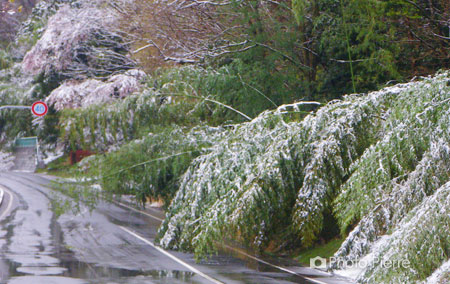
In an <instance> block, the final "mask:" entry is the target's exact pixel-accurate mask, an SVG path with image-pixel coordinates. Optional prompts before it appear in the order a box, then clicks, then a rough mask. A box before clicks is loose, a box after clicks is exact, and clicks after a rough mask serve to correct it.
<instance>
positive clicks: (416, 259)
mask: <svg viewBox="0 0 450 284" xmlns="http://www.w3.org/2000/svg"><path fill="white" fill-rule="evenodd" d="M449 232H450V183H446V184H445V185H443V186H442V187H440V188H439V189H438V190H437V191H436V192H435V194H433V195H432V196H430V197H427V198H425V200H424V201H423V202H422V203H420V204H419V205H418V206H417V207H415V208H414V210H412V211H411V212H410V213H409V214H407V215H406V216H405V218H404V219H403V220H402V221H401V222H400V224H399V225H398V227H397V228H396V230H395V231H394V232H393V233H392V235H391V236H389V239H388V240H387V241H386V242H384V243H383V245H381V247H380V248H378V250H377V251H376V252H374V261H373V262H372V263H370V265H369V267H368V268H367V269H366V271H365V273H364V274H363V275H361V276H360V278H359V279H358V280H359V282H360V283H417V282H419V281H424V280H426V278H427V277H428V276H430V275H431V274H432V272H433V271H435V270H436V269H438V268H439V267H441V265H443V263H444V262H446V261H448V259H449V252H450V234H449ZM386 263H396V264H399V265H395V266H394V265H393V266H386V265H385V264H386ZM402 263H403V264H402ZM446 271H447V273H448V272H449V270H448V267H447V269H446Z"/></svg>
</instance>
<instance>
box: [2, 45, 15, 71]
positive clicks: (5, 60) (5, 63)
mask: <svg viewBox="0 0 450 284" xmlns="http://www.w3.org/2000/svg"><path fill="white" fill-rule="evenodd" d="M11 66H12V59H11V57H10V56H9V54H8V53H7V52H6V51H5V50H3V49H1V50H0V70H3V69H7V68H9V67H11Z"/></svg>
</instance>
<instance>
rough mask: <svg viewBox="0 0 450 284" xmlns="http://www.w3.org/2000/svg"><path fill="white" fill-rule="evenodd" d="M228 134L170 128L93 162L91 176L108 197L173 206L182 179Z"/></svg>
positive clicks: (213, 130) (90, 166) (89, 164)
mask: <svg viewBox="0 0 450 284" xmlns="http://www.w3.org/2000/svg"><path fill="white" fill-rule="evenodd" d="M225 133H226V130H224V129H223V128H220V127H219V128H213V127H195V128H193V129H191V130H188V129H186V128H182V127H168V128H166V129H164V130H162V131H160V132H158V133H155V134H153V133H149V134H148V135H146V136H144V137H142V138H141V139H139V140H135V141H132V142H130V143H128V144H126V145H123V146H122V147H120V148H119V149H117V150H115V151H111V152H109V153H108V155H106V156H101V155H98V156H95V157H94V159H93V160H92V161H89V163H88V164H87V168H88V169H89V170H88V171H89V175H90V176H91V177H92V178H94V179H96V178H99V181H98V182H99V184H100V185H101V186H102V188H103V189H105V190H104V191H105V193H119V194H132V195H134V196H135V197H136V198H137V200H143V199H144V198H145V197H146V196H148V197H152V198H156V199H162V200H163V201H165V202H166V203H168V202H170V200H171V199H172V197H173V195H174V193H175V192H176V191H177V190H178V188H179V183H180V179H179V178H180V176H181V175H182V174H183V173H184V172H185V171H186V169H187V168H188V167H189V164H190V163H191V161H192V159H194V158H195V157H197V156H198V155H200V154H201V153H203V152H205V151H207V149H208V147H210V146H211V145H212V144H213V143H214V142H215V141H216V140H218V138H219V137H221V136H223V135H224V134H225Z"/></svg>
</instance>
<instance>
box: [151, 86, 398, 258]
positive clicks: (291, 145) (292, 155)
mask: <svg viewBox="0 0 450 284" xmlns="http://www.w3.org/2000/svg"><path fill="white" fill-rule="evenodd" d="M397 93H398V90H397V89H395V90H394V89H392V90H390V89H388V90H384V91H381V92H377V93H372V94H371V95H369V96H368V97H358V96H349V97H347V98H346V99H345V100H344V101H335V102H332V103H329V104H328V105H327V106H325V107H324V108H322V109H320V110H319V111H318V112H317V113H315V114H313V115H310V116H308V117H306V118H305V119H304V120H303V121H301V122H285V120H284V119H283V116H285V115H287V114H288V113H285V111H284V110H285V109H289V108H293V107H291V106H283V107H280V108H279V109H278V110H276V111H273V112H265V113H263V114H262V115H260V116H259V117H257V118H255V119H254V120H253V121H251V122H248V123H244V124H241V125H236V127H235V129H234V130H232V131H231V132H230V134H229V136H227V137H225V139H223V140H222V141H220V143H217V144H216V145H214V147H213V148H212V149H211V153H208V154H205V155H202V156H200V157H198V158H196V159H195V160H194V161H193V163H192V165H191V167H190V168H189V169H188V171H187V172H186V174H185V175H184V177H183V182H182V184H181V188H180V190H179V191H178V193H177V195H176V196H175V198H174V200H173V202H172V206H171V208H170V209H169V212H168V218H167V219H166V221H165V222H164V224H163V226H162V229H161V231H160V233H161V244H162V245H164V246H166V247H173V248H184V249H191V248H195V250H196V252H197V253H204V252H207V251H209V250H210V249H211V248H213V247H214V241H220V240H222V239H223V238H224V237H230V238H233V237H234V238H235V237H236V236H240V239H241V241H243V242H245V243H246V244H248V245H252V246H255V247H259V248H263V247H265V246H266V245H267V243H268V241H269V240H273V239H272V238H273V237H274V236H275V235H279V234H280V231H283V232H284V233H283V234H285V235H287V236H290V237H291V238H292V239H294V240H295V239H298V238H300V240H301V242H302V243H303V245H305V246H308V245H310V244H311V242H312V241H313V240H314V239H315V238H316V237H317V235H318V234H319V232H320V230H321V227H322V226H321V224H322V221H323V214H324V213H325V212H324V211H325V210H329V207H330V205H331V202H332V200H333V197H334V196H335V195H336V192H335V191H337V189H338V188H339V185H340V182H341V180H342V179H344V178H345V175H346V168H348V166H349V165H350V164H351V163H352V161H353V160H355V159H356V158H357V157H358V156H359V155H361V154H362V153H363V151H364V149H365V148H366V147H368V146H369V145H370V144H371V143H372V142H374V141H376V138H377V137H378V130H379V128H380V126H381V122H380V120H382V116H383V112H384V111H385V109H386V106H387V104H388V103H389V102H390V100H392V99H393V98H394V97H395V96H396V95H397ZM364 134H366V136H363V135H364ZM188 204H189V206H188ZM291 222H293V223H294V226H291ZM292 227H293V230H292ZM294 232H295V233H294Z"/></svg>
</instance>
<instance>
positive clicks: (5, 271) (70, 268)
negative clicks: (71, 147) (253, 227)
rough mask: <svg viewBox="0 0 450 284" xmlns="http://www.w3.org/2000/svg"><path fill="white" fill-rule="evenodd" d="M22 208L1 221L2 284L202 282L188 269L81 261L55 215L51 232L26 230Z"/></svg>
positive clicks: (0, 272)
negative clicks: (124, 266)
mask: <svg viewBox="0 0 450 284" xmlns="http://www.w3.org/2000/svg"><path fill="white" fill-rule="evenodd" d="M20 209H25V208H24V207H22V208H19V210H15V211H14V212H12V214H11V215H10V216H9V217H8V218H6V219H5V220H3V221H2V222H1V223H0V248H1V251H0V283H1V284H3V283H8V284H9V283H11V284H30V283H33V284H53V283H58V284H60V283H63V284H80V283H88V284H91V283H92V284H94V283H95V284H97V283H98V284H101V283H105V284H106V283H108V284H113V283H118V284H122V283H131V284H137V283H199V282H198V278H197V277H194V276H196V275H195V274H194V273H191V272H187V271H169V270H151V269H149V270H145V271H141V270H128V269H120V268H114V267H109V266H99V265H96V264H90V263H86V262H80V261H78V260H77V259H76V258H75V256H74V253H73V252H72V251H71V250H70V249H69V248H67V247H66V246H65V245H64V241H63V233H62V231H61V227H60V226H59V224H58V222H56V219H55V218H54V217H51V220H49V221H50V224H51V225H50V227H51V229H49V230H50V231H49V232H48V234H46V233H47V232H45V230H41V233H39V234H37V233H35V232H34V231H33V230H28V231H25V230H24V225H25V224H24V222H22V220H25V219H26V218H23V219H22V218H18V217H21V214H17V213H18V211H20ZM20 213H23V211H22V212H20ZM21 219H22V220H21ZM25 222H26V221H25ZM27 225H28V224H27ZM18 228H20V230H17V229H18ZM17 232H21V233H22V235H17ZM42 232H44V233H43V234H42ZM38 240H39V241H38ZM193 278H195V279H193Z"/></svg>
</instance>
